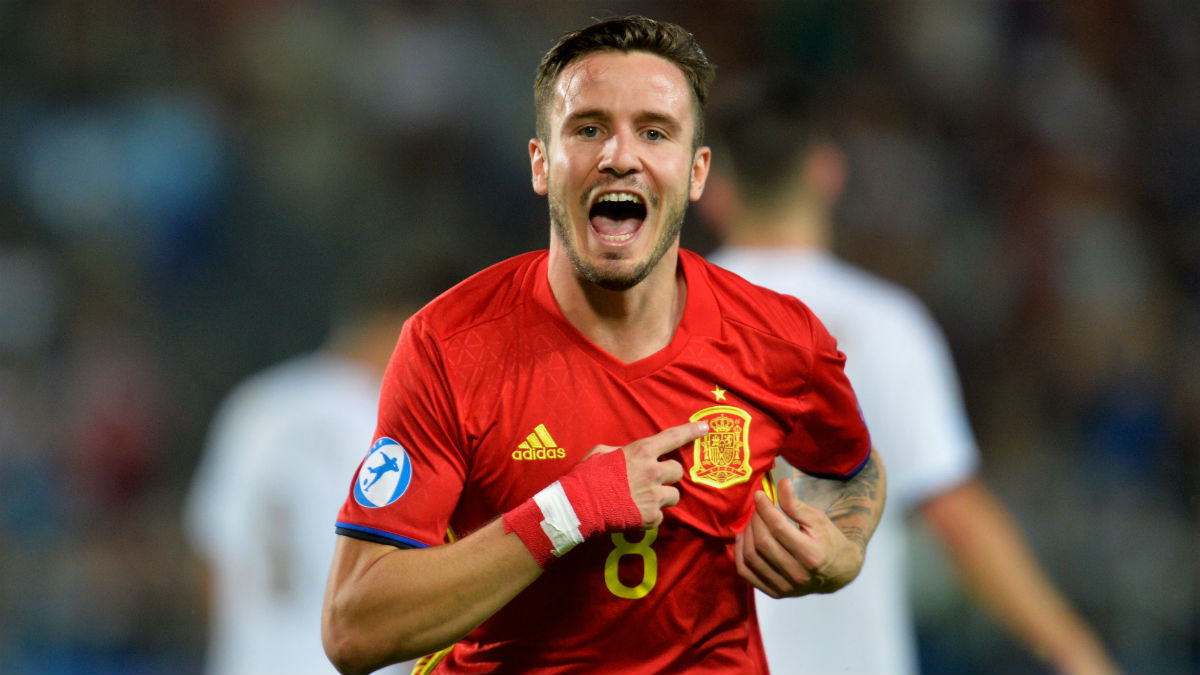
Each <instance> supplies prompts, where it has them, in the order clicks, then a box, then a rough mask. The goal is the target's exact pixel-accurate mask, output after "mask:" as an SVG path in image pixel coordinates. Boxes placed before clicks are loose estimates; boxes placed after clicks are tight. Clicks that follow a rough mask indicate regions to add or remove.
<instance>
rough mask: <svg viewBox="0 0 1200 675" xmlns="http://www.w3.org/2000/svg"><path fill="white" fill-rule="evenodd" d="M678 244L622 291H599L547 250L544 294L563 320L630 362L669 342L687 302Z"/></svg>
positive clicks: (561, 257)
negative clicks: (547, 287)
mask: <svg viewBox="0 0 1200 675" xmlns="http://www.w3.org/2000/svg"><path fill="white" fill-rule="evenodd" d="M678 260H679V250H678V246H675V247H672V248H671V249H670V250H669V251H667V253H666V254H665V255H664V256H663V257H662V260H660V261H659V264H657V265H655V267H654V269H653V270H652V271H651V272H650V274H649V275H648V276H647V277H646V278H645V279H643V280H642V281H641V283H638V284H637V285H636V286H634V287H632V288H630V289H627V290H624V291H610V290H607V289H604V288H600V287H599V286H596V285H595V284H593V283H591V282H590V281H588V280H587V279H584V278H583V277H581V276H580V275H579V274H578V272H576V271H575V268H574V266H572V265H571V263H570V261H569V260H568V259H567V257H566V254H565V253H564V252H561V251H556V250H555V249H554V248H551V251H550V271H549V281H550V290H551V292H552V293H553V294H554V300H555V302H557V303H558V306H559V309H561V310H562V313H563V316H565V317H566V318H567V321H570V322H571V325H573V326H575V328H576V329H577V330H578V331H579V332H580V333H582V334H583V335H584V336H585V337H586V338H587V339H589V340H591V341H592V343H594V344H595V345H596V346H598V347H600V348H601V349H603V350H604V351H606V352H608V353H609V354H611V355H612V356H614V357H616V358H617V359H618V360H620V361H621V362H623V363H633V362H634V361H638V360H641V359H644V358H646V357H647V356H650V355H651V354H654V353H655V352H657V351H659V350H661V349H663V348H665V347H666V346H667V345H669V344H670V343H671V339H672V338H673V337H674V336H675V329H676V327H678V325H679V322H680V320H682V318H683V310H684V307H685V305H686V304H687V282H686V281H685V279H684V276H683V269H682V268H681V267H680V264H679V262H678Z"/></svg>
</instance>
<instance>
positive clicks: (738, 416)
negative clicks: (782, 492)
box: [691, 405, 752, 489]
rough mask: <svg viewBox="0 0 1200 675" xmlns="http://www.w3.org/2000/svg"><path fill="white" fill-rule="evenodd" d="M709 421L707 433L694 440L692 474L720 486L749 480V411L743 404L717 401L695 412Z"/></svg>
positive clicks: (699, 480)
mask: <svg viewBox="0 0 1200 675" xmlns="http://www.w3.org/2000/svg"><path fill="white" fill-rule="evenodd" d="M702 420H703V421H705V422H708V433H707V434H705V435H704V436H702V437H700V438H698V439H696V440H695V441H693V443H692V469H691V478H692V481H693V482H695V483H700V484H703V485H709V486H711V487H715V488H718V489H723V488H727V487H729V486H731V485H737V484H738V483H744V482H745V481H748V480H750V474H751V473H752V471H751V468H750V415H749V413H747V412H746V411H744V410H742V409H741V408H735V407H733V406H728V405H718V406H713V407H711V408H705V409H704V410H701V411H699V412H697V413H696V414H694V415H692V417H691V421H692V422H699V421H702Z"/></svg>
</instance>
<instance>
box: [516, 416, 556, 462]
mask: <svg viewBox="0 0 1200 675" xmlns="http://www.w3.org/2000/svg"><path fill="white" fill-rule="evenodd" d="M566 456H567V451H566V450H564V449H562V448H560V447H558V443H555V442H554V439H553V438H551V437H550V432H549V431H548V430H547V429H546V425H545V424H539V425H537V428H535V429H534V430H533V433H532V434H529V435H528V436H526V437H525V440H524V441H522V443H521V444H520V445H518V446H517V449H516V450H513V453H512V458H513V459H518V460H526V459H529V460H537V459H562V458H564V457H566Z"/></svg>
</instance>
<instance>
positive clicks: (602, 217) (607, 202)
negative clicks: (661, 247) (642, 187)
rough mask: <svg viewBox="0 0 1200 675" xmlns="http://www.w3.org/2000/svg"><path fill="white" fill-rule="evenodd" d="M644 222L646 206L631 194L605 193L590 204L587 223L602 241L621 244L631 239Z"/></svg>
mask: <svg viewBox="0 0 1200 675" xmlns="http://www.w3.org/2000/svg"><path fill="white" fill-rule="evenodd" d="M645 220H646V204H645V203H644V202H643V201H642V198H641V197H640V196H638V195H636V194H634V193H632V192H606V193H604V194H602V195H600V196H599V197H597V198H596V201H594V202H592V208H591V209H590V210H589V211H588V222H590V223H591V225H592V231H593V232H595V233H596V236H598V237H599V238H600V239H601V240H602V241H604V242H607V243H610V244H621V243H624V242H626V241H629V240H630V239H632V238H633V236H634V235H635V234H637V231H638V230H639V229H640V228H641V227H642V223H643V222H645Z"/></svg>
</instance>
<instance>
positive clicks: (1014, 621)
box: [921, 481, 1118, 673]
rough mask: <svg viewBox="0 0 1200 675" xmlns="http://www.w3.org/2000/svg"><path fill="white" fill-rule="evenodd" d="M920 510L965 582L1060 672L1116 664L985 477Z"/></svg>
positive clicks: (1110, 668)
mask: <svg viewBox="0 0 1200 675" xmlns="http://www.w3.org/2000/svg"><path fill="white" fill-rule="evenodd" d="M921 515H922V516H923V517H924V519H925V521H926V522H927V523H928V524H929V526H930V528H931V529H932V530H933V531H934V532H936V533H937V534H938V536H939V538H940V539H941V540H942V541H943V542H945V545H946V548H947V550H948V552H949V553H950V556H951V559H952V561H953V562H954V565H955V568H956V570H957V571H958V574H959V576H960V577H961V579H962V581H963V583H964V585H965V586H966V588H967V589H968V590H969V591H970V592H971V594H972V595H974V596H975V597H976V598H977V599H978V600H979V601H980V604H982V605H983V606H984V607H985V608H987V609H988V610H989V611H990V612H991V613H992V614H993V615H994V616H996V617H997V618H998V619H999V620H1000V621H1001V622H1002V623H1003V624H1004V625H1005V626H1006V627H1007V628H1008V629H1009V630H1010V631H1012V632H1013V633H1014V634H1015V635H1016V636H1018V637H1019V638H1020V639H1021V640H1022V641H1023V642H1025V644H1026V645H1028V646H1029V648H1030V649H1031V651H1033V652H1034V653H1035V654H1037V655H1038V656H1040V657H1042V658H1045V659H1047V660H1048V661H1050V662H1051V663H1053V664H1054V667H1055V668H1056V669H1057V670H1058V671H1059V672H1070V673H1102V672H1116V671H1117V670H1118V669H1117V667H1116V665H1115V664H1114V663H1113V662H1112V660H1111V659H1110V658H1109V657H1108V655H1107V654H1106V653H1105V651H1104V649H1103V648H1102V647H1101V645H1100V642H1099V640H1098V639H1097V638H1096V637H1095V635H1094V634H1093V632H1092V631H1091V629H1090V628H1089V627H1088V626H1087V625H1086V624H1085V623H1084V622H1083V620H1082V619H1081V618H1080V617H1079V616H1078V615H1077V614H1076V613H1075V611H1074V610H1073V609H1072V608H1071V606H1070V605H1069V604H1068V603H1067V601H1066V600H1065V599H1064V598H1063V596H1062V595H1061V594H1060V593H1059V592H1058V590H1057V589H1056V588H1055V587H1054V585H1053V583H1052V582H1051V581H1050V579H1049V578H1048V577H1047V576H1046V574H1045V573H1044V572H1043V571H1042V568H1041V567H1040V566H1039V565H1038V563H1037V561H1036V559H1035V558H1034V555H1033V552H1032V551H1031V550H1030V549H1029V547H1028V545H1027V544H1026V542H1025V539H1024V537H1023V536H1022V535H1021V533H1020V531H1019V530H1018V529H1017V527H1016V525H1015V524H1014V522H1013V521H1012V519H1011V517H1010V516H1009V515H1008V512H1007V510H1005V508H1004V507H1003V505H1001V504H1000V503H999V501H998V500H996V498H995V497H994V496H993V495H992V493H991V491H990V490H988V489H987V488H986V487H985V486H984V485H983V484H982V483H980V482H978V481H970V482H968V483H966V484H964V485H962V486H959V487H957V488H955V489H954V490H952V491H950V492H948V493H946V494H944V495H941V496H939V497H935V498H934V499H932V500H930V501H929V502H927V503H926V504H925V505H924V506H922V508H921Z"/></svg>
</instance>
